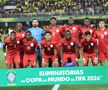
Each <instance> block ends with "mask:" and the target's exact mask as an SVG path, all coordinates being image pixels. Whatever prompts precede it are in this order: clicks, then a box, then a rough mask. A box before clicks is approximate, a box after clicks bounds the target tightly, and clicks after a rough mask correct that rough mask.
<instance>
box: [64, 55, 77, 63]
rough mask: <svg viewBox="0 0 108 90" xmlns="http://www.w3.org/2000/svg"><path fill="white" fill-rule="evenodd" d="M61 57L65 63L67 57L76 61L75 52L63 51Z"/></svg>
mask: <svg viewBox="0 0 108 90" xmlns="http://www.w3.org/2000/svg"><path fill="white" fill-rule="evenodd" d="M62 58H63V62H64V63H66V62H67V61H68V58H70V59H71V61H72V62H76V54H75V53H72V54H69V53H63V57H62Z"/></svg>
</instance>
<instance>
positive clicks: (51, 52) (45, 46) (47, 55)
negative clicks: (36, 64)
mask: <svg viewBox="0 0 108 90" xmlns="http://www.w3.org/2000/svg"><path fill="white" fill-rule="evenodd" d="M41 49H42V67H46V66H48V63H49V60H52V64H53V66H55V67H58V59H57V50H56V43H55V42H54V41H53V40H52V33H51V32H50V31H47V32H45V39H44V40H42V42H41Z"/></svg>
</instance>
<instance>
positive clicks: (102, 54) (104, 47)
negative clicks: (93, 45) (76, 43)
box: [93, 20, 108, 65]
mask: <svg viewBox="0 0 108 90" xmlns="http://www.w3.org/2000/svg"><path fill="white" fill-rule="evenodd" d="M93 36H94V38H96V39H97V40H98V43H99V47H98V48H99V51H98V52H99V53H98V58H99V61H100V64H101V65H105V59H108V29H107V28H105V21H104V20H101V21H99V30H97V31H95V33H94V35H93Z"/></svg>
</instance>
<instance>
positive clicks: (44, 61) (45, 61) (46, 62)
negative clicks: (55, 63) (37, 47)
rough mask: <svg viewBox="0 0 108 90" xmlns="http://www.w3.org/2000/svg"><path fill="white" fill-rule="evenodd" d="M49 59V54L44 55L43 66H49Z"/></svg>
mask: <svg viewBox="0 0 108 90" xmlns="http://www.w3.org/2000/svg"><path fill="white" fill-rule="evenodd" d="M48 60H49V56H47V55H44V56H43V59H42V67H43V68H44V67H47V66H48Z"/></svg>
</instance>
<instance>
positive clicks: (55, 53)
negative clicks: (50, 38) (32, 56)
mask: <svg viewBox="0 0 108 90" xmlns="http://www.w3.org/2000/svg"><path fill="white" fill-rule="evenodd" d="M54 56H55V61H57V62H58V58H57V49H56V48H54Z"/></svg>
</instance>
